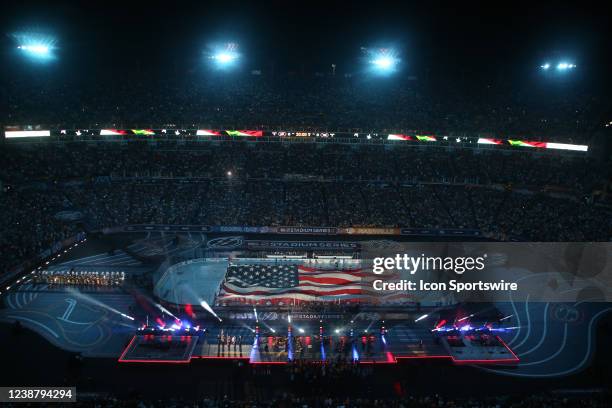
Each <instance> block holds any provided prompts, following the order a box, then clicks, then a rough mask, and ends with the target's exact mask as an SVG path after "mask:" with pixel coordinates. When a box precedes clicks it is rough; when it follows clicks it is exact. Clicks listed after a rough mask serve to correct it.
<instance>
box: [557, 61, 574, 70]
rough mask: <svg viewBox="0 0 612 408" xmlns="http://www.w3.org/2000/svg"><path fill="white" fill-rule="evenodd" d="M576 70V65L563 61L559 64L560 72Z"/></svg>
mask: <svg viewBox="0 0 612 408" xmlns="http://www.w3.org/2000/svg"><path fill="white" fill-rule="evenodd" d="M574 68H576V65H575V64H572V63H569V62H564V61H562V62H559V63H558V64H557V70H559V71H567V70H568V69H574Z"/></svg>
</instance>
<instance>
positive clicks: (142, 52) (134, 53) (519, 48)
mask: <svg viewBox="0 0 612 408" xmlns="http://www.w3.org/2000/svg"><path fill="white" fill-rule="evenodd" d="M419 3H423V4H421V5H416V4H414V3H408V2H397V3H384V2H380V1H376V2H363V3H359V5H357V3H355V4H353V3H351V2H328V3H315V2H291V1H284V2H265V1H261V2H231V1H222V2H215V3H214V4H213V3H210V4H209V3H207V2H205V1H200V2H194V3H190V2H181V1H173V2H167V1H166V2H163V3H160V2H142V1H138V2H136V1H123V2H108V1H104V2H103V1H81V2H77V1H74V2H65V1H49V2H39V1H36V2H35V1H3V2H2V5H1V6H0V7H1V13H0V14H1V17H0V19H1V22H2V25H1V27H2V30H3V31H4V36H3V37H2V42H1V43H0V46H1V47H2V57H3V59H4V63H5V64H4V67H5V68H4V70H5V72H6V73H10V72H11V69H13V71H12V72H13V73H14V72H18V71H19V69H20V68H19V65H20V61H18V60H17V59H16V55H15V47H16V45H17V44H16V42H15V40H14V39H13V38H12V34H13V33H15V32H22V31H38V32H42V33H48V34H51V35H54V36H55V37H56V38H57V41H58V42H57V45H58V50H57V54H58V57H59V58H58V60H57V61H56V62H55V63H54V65H55V67H54V68H53V69H59V70H61V72H63V73H70V74H71V75H77V74H78V75H83V76H88V75H89V76H91V77H93V76H96V75H98V74H99V73H102V72H105V73H108V72H112V73H113V75H117V74H121V73H122V72H131V71H133V70H134V69H138V72H140V73H147V74H150V75H153V76H156V75H161V76H166V75H172V74H173V73H178V74H180V73H182V72H184V71H190V70H197V69H202V65H204V64H205V62H204V59H203V54H202V53H203V52H204V51H205V50H206V49H207V47H208V46H209V45H211V44H215V43H224V42H227V41H234V42H236V43H239V44H240V49H241V52H242V54H243V58H242V61H241V68H242V69H244V70H251V69H260V70H262V71H264V72H286V71H296V72H300V73H312V72H317V71H322V72H327V71H329V70H330V65H331V64H332V63H335V64H336V65H337V67H338V68H337V72H338V73H346V72H356V71H358V70H359V69H361V68H362V65H363V61H362V60H360V58H362V55H361V54H360V47H362V46H366V47H393V48H395V49H397V50H398V52H399V55H400V57H401V59H402V64H401V67H402V71H401V73H400V74H401V75H416V76H419V77H424V76H434V77H435V76H436V75H442V76H445V77H450V78H454V77H457V78H466V77H474V78H479V79H482V78H488V77H491V78H499V77H519V78H520V77H521V76H523V75H525V74H526V73H529V72H535V71H536V70H537V68H538V67H539V65H540V64H541V63H542V62H543V61H545V60H547V59H549V58H552V59H553V60H555V59H559V58H570V59H572V60H573V61H575V62H576V63H577V64H578V66H579V68H580V72H581V74H582V75H583V76H588V77H589V79H590V80H592V81H595V82H598V81H603V82H605V81H604V80H605V79H606V76H607V75H606V73H607V72H609V71H610V49H612V44H611V41H610V35H609V33H608V31H607V30H608V26H609V25H610V17H609V13H607V12H606V10H605V7H604V6H603V4H601V2H600V3H599V5H597V4H598V3H593V4H591V5H589V6H586V3H585V2H576V3H574V4H570V5H567V4H565V5H564V4H560V3H559V2H545V3H539V2H538V4H535V3H536V2H526V3H519V2H488V3H469V4H464V3H465V2H452V5H451V3H450V2H449V3H448V5H445V4H441V3H435V4H434V5H432V4H427V5H425V3H430V2H419ZM15 69H16V71H15ZM603 82H601V83H603Z"/></svg>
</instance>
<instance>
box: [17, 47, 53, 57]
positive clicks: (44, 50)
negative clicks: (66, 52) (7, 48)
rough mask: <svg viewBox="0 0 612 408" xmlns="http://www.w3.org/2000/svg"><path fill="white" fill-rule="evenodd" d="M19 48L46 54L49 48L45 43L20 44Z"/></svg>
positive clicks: (33, 52)
mask: <svg viewBox="0 0 612 408" xmlns="http://www.w3.org/2000/svg"><path fill="white" fill-rule="evenodd" d="M17 48H19V49H20V50H22V51H25V52H31V53H32V54H39V55H44V54H48V53H49V51H50V49H49V47H47V46H46V45H20V46H18V47H17Z"/></svg>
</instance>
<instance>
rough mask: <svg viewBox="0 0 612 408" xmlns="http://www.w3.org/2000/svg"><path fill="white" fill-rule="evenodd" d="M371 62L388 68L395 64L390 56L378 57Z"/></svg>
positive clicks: (382, 67)
mask: <svg viewBox="0 0 612 408" xmlns="http://www.w3.org/2000/svg"><path fill="white" fill-rule="evenodd" d="M372 63H373V64H374V65H376V66H377V67H379V68H381V69H390V68H392V67H393V65H394V64H395V61H394V60H393V58H391V57H380V58H377V59H375V60H374V61H372Z"/></svg>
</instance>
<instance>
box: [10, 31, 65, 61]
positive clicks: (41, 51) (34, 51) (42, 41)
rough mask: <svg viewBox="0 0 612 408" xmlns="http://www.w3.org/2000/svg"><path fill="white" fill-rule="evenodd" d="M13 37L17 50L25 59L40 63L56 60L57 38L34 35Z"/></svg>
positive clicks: (22, 34)
mask: <svg viewBox="0 0 612 408" xmlns="http://www.w3.org/2000/svg"><path fill="white" fill-rule="evenodd" d="M12 36H13V38H14V39H15V41H16V42H17V49H18V50H19V52H20V53H21V54H22V55H24V56H25V57H27V58H29V59H31V60H34V61H38V62H46V61H49V60H53V59H55V55H54V53H53V51H54V50H55V42H56V41H55V38H53V37H50V36H48V35H42V34H33V33H16V34H13V35H12Z"/></svg>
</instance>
